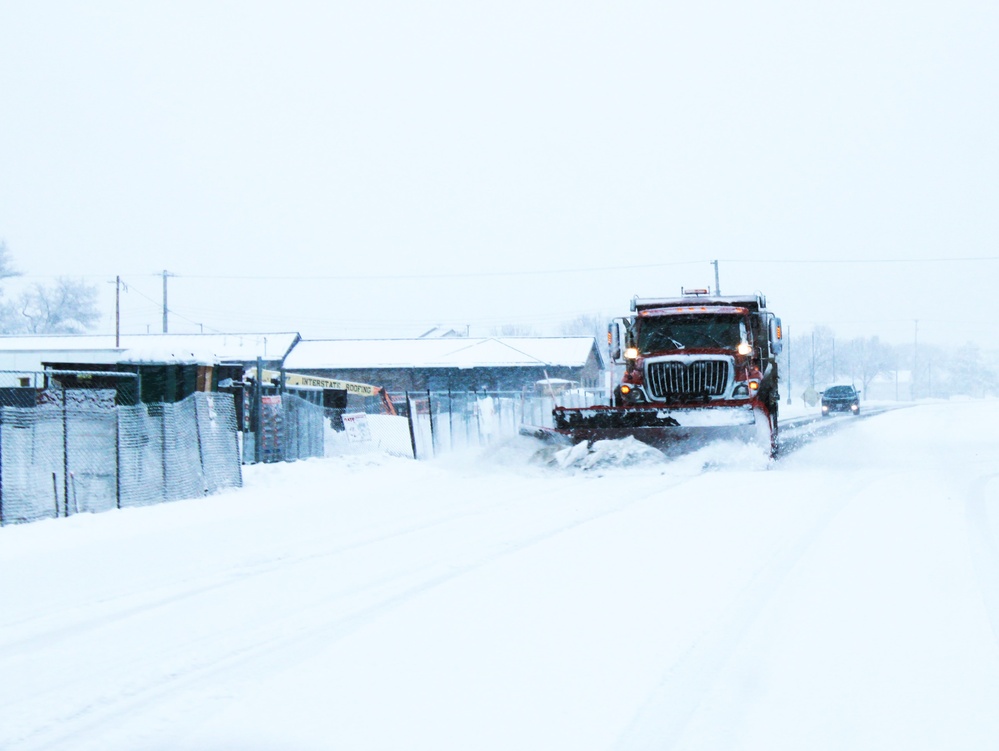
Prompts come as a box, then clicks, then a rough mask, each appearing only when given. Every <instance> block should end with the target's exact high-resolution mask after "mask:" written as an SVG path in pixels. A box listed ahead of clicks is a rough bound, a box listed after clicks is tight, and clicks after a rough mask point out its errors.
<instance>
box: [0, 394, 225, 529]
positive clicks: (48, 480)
mask: <svg viewBox="0 0 999 751" xmlns="http://www.w3.org/2000/svg"><path fill="white" fill-rule="evenodd" d="M115 396H116V392H115V391H113V390H91V389H62V390H45V391H39V392H37V394H36V404H35V406H33V407H11V406H4V407H0V523H3V524H9V523H17V522H28V521H35V520H38V519H45V518H51V517H56V516H69V515H70V514H78V513H83V512H97V511H107V510H109V509H113V508H124V507H129V506H145V505H150V504H153V503H160V502H163V501H171V500H178V499H181V498H195V497H198V496H201V495H205V494H208V493H213V492H216V491H218V490H220V489H222V488H227V487H239V486H241V485H242V472H241V466H240V459H239V445H238V440H237V433H236V413H235V408H234V405H233V401H232V397H231V396H229V395H227V394H207V393H196V394H193V395H191V396H189V397H188V398H186V399H184V400H183V401H180V402H177V403H175V404H140V405H137V406H119V405H116V403H115Z"/></svg>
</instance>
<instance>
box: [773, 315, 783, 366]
mask: <svg viewBox="0 0 999 751" xmlns="http://www.w3.org/2000/svg"><path fill="white" fill-rule="evenodd" d="M782 349H784V330H783V327H782V326H781V323H780V319H779V318H778V317H777V316H770V351H771V352H773V353H774V357H776V356H777V355H779V354H780V353H781V350H782Z"/></svg>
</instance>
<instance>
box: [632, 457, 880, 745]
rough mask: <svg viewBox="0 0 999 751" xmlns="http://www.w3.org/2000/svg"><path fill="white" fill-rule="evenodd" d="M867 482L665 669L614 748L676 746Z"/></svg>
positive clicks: (839, 503)
mask: <svg viewBox="0 0 999 751" xmlns="http://www.w3.org/2000/svg"><path fill="white" fill-rule="evenodd" d="M899 474H900V473H899ZM867 485H868V481H867V480H866V479H865V480H862V481H858V482H856V483H854V484H853V485H852V486H851V487H849V488H848V489H846V491H845V492H844V494H843V496H842V497H840V498H839V499H838V500H836V501H833V502H830V504H829V506H828V508H826V509H825V510H824V511H823V512H822V514H821V515H820V516H819V517H818V518H817V519H816V520H815V522H814V523H813V524H812V525H811V526H810V527H808V529H806V530H805V531H804V532H803V533H802V534H801V535H799V536H798V537H797V538H796V539H795V540H794V541H793V542H791V543H790V544H789V545H787V546H786V547H785V548H784V549H783V551H782V552H781V553H780V554H779V555H778V556H777V557H776V558H774V559H772V560H771V562H770V563H768V564H767V565H765V566H764V567H763V568H762V569H761V570H760V571H759V572H758V573H757V574H756V575H755V576H754V577H753V579H752V580H751V582H750V583H749V585H748V586H747V587H746V589H745V590H744V591H743V592H742V594H741V596H740V597H739V599H738V601H737V602H736V603H735V604H734V605H733V606H732V607H730V608H729V609H728V610H727V611H726V613H725V614H724V615H722V616H721V617H720V618H718V619H716V620H715V621H714V622H713V623H712V624H710V625H709V626H708V627H707V628H706V630H705V631H704V633H703V635H702V636H701V637H700V638H698V639H696V640H695V641H694V642H693V643H692V644H690V646H689V647H688V648H687V649H686V651H685V652H684V653H683V655H682V656H681V657H680V658H679V659H678V660H677V661H676V662H674V663H673V664H672V665H671V666H670V667H669V668H668V669H667V671H666V672H665V673H664V675H663V678H662V680H661V681H660V683H659V685H658V686H657V687H656V688H655V689H654V690H653V691H652V693H651V694H650V695H649V697H648V699H647V700H646V702H645V703H644V705H643V706H642V708H641V709H640V710H639V712H638V713H637V715H636V716H635V717H634V719H633V720H632V722H631V723H630V724H629V726H628V727H627V729H626V730H625V731H624V732H623V733H622V735H621V737H620V738H619V739H618V742H617V743H616V744H615V746H614V748H615V750H616V751H646V750H648V749H669V748H672V747H674V746H675V745H676V743H677V742H678V741H679V740H680V739H681V738H682V735H683V732H684V730H685V728H686V726H687V724H688V723H689V722H690V720H691V719H692V718H693V716H694V714H695V712H696V711H697V709H698V707H699V706H700V705H701V702H702V701H703V699H704V697H705V696H706V695H707V694H708V692H709V690H710V689H711V687H712V686H713V685H714V683H715V681H716V680H717V678H718V676H719V675H720V674H721V672H722V670H723V669H724V667H725V665H726V664H727V663H728V662H729V660H730V659H731V658H732V656H733V654H734V653H735V651H736V650H737V648H738V647H739V645H740V643H741V642H742V640H743V639H744V638H745V636H746V634H747V633H748V632H749V630H750V629H751V627H752V626H753V624H754V623H755V622H756V620H757V619H758V618H759V617H760V615H761V614H762V613H763V612H764V611H765V610H766V609H767V607H768V606H769V605H770V603H771V602H772V601H773V599H774V597H775V596H776V595H777V593H778V591H779V590H780V588H781V586H782V585H783V583H784V582H785V581H786V580H787V578H788V576H789V575H790V574H791V572H792V571H793V570H794V568H795V566H796V565H797V563H798V561H800V560H801V558H802V557H803V556H804V555H805V553H806V552H807V551H808V550H809V549H810V548H811V547H812V546H813V545H814V544H815V542H816V541H817V540H818V539H820V538H821V537H822V535H823V533H824V532H825V530H826V529H827V528H828V527H829V525H830V524H831V523H832V521H833V519H835V518H836V517H837V516H839V514H840V513H842V512H843V510H844V509H845V508H846V507H847V506H849V505H850V504H851V503H852V502H853V499H854V498H855V497H856V496H858V495H859V494H860V493H861V492H862V491H863V489H864V488H865V487H867Z"/></svg>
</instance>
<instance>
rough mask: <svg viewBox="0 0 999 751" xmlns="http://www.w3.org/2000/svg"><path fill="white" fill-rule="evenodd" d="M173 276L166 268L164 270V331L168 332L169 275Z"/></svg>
mask: <svg viewBox="0 0 999 751" xmlns="http://www.w3.org/2000/svg"><path fill="white" fill-rule="evenodd" d="M168 276H171V274H170V272H169V271H167V270H166V269H164V270H163V333H164V334H165V333H167V310H168V308H167V277H168Z"/></svg>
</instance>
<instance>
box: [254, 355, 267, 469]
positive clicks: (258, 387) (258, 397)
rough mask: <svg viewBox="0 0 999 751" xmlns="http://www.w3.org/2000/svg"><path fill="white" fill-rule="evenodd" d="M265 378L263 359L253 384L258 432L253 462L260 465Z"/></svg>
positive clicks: (260, 359) (258, 364) (255, 435)
mask: <svg viewBox="0 0 999 751" xmlns="http://www.w3.org/2000/svg"><path fill="white" fill-rule="evenodd" d="M263 377H264V363H263V359H262V358H260V357H258V358H257V378H256V382H255V383H254V384H253V414H254V416H255V417H256V418H257V432H256V433H254V434H253V462H254V464H260V462H261V459H262V457H263V455H264V453H263V446H262V445H261V444H262V443H263V441H262V440H261V436H262V434H263V432H264V431H263V427H264V400H263V395H264V394H263V388H262V384H261V383H260V381H261V380H262V379H263Z"/></svg>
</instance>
